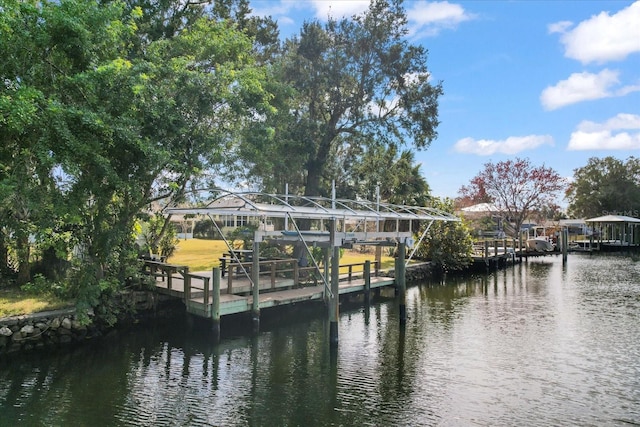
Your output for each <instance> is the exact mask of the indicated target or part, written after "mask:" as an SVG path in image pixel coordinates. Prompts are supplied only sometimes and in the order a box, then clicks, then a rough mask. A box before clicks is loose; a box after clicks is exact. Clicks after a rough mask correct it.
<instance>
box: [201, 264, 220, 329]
mask: <svg viewBox="0 0 640 427" xmlns="http://www.w3.org/2000/svg"><path fill="white" fill-rule="evenodd" d="M212 277H213V292H212V295H211V296H212V301H211V330H212V331H213V335H214V338H215V340H216V342H218V341H220V280H221V277H222V274H221V270H220V267H214V268H213V274H212ZM205 304H209V301H208V300H207V301H205Z"/></svg>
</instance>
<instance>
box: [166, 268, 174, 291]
mask: <svg viewBox="0 0 640 427" xmlns="http://www.w3.org/2000/svg"><path fill="white" fill-rule="evenodd" d="M172 287H173V268H171V267H170V268H169V271H167V289H169V290H171V288H172Z"/></svg>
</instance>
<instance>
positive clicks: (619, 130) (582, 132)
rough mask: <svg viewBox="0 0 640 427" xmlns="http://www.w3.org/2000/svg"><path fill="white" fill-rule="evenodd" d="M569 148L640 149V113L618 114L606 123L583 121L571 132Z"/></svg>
mask: <svg viewBox="0 0 640 427" xmlns="http://www.w3.org/2000/svg"><path fill="white" fill-rule="evenodd" d="M567 149H568V150H572V151H578V150H638V149H640V115H636V114H624V113H621V114H618V115H617V116H615V117H613V118H611V119H609V120H607V121H606V122H604V123H595V122H591V121H587V120H585V121H583V122H581V123H580V124H579V125H578V127H577V129H576V130H575V131H574V132H573V133H571V139H570V140H569V146H568V147H567Z"/></svg>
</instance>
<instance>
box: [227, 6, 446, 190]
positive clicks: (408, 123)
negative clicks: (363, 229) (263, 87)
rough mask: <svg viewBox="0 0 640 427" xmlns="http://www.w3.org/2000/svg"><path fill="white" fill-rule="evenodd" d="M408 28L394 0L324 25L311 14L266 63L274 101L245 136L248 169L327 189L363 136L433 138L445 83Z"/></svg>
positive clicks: (419, 141) (384, 143)
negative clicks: (433, 77) (432, 73)
mask: <svg viewBox="0 0 640 427" xmlns="http://www.w3.org/2000/svg"><path fill="white" fill-rule="evenodd" d="M407 34H408V28H407V18H406V14H405V11H404V9H403V8H402V5H401V2H400V1H396V0H394V1H386V0H375V1H372V2H371V4H370V6H369V9H368V10H367V11H366V12H365V13H363V14H361V15H358V16H354V17H351V18H344V19H340V20H334V19H330V20H329V22H327V23H326V25H323V24H321V23H320V22H318V21H312V22H307V23H305V24H304V26H303V28H302V31H301V32H300V35H299V36H296V37H293V38H291V39H289V40H287V41H286V42H285V43H284V46H283V51H282V55H280V56H278V57H277V58H275V59H274V60H273V65H272V66H271V67H270V68H269V70H270V72H271V73H273V76H272V78H271V79H272V80H273V81H272V82H271V86H270V88H269V89H270V90H271V91H272V92H273V93H274V103H275V105H276V106H277V108H276V110H275V111H273V112H267V114H266V116H265V121H264V123H261V126H255V127H253V128H251V133H250V135H251V138H246V139H245V140H244V141H243V142H242V144H241V146H240V150H239V155H240V159H241V160H243V161H244V164H245V165H246V164H247V162H249V164H250V165H251V169H249V171H248V173H247V178H248V179H252V178H253V180H254V181H256V180H258V181H259V182H260V183H261V184H263V187H264V188H267V189H269V190H272V189H273V190H277V191H282V188H283V187H284V183H289V184H290V190H291V192H298V193H302V192H304V194H306V195H314V196H315V195H328V194H329V192H330V183H331V181H332V180H339V179H340V178H341V177H340V176H339V175H337V174H336V172H337V170H338V168H333V169H332V167H331V165H339V164H340V163H343V161H344V160H345V159H348V156H349V153H352V152H353V151H351V150H355V149H356V147H357V146H358V145H361V144H366V145H367V146H380V147H394V146H395V147H399V146H402V145H409V146H414V147H417V148H426V147H428V146H429V145H430V143H431V141H432V140H433V139H435V137H436V131H435V128H436V126H437V125H438V120H437V105H438V102H437V101H438V97H439V96H440V95H441V94H442V87H441V85H440V84H436V85H432V84H431V83H430V82H429V71H428V69H427V66H426V63H427V56H426V51H425V50H424V49H423V48H421V47H419V46H414V45H411V44H410V43H409V42H408V41H407ZM408 76H411V77H408ZM276 82H279V83H276ZM394 156H395V153H394ZM394 156H392V157H394ZM292 164H295V165H298V167H295V168H292V167H290V165H292ZM363 172H366V169H363ZM374 180H375V178H373V177H371V178H369V179H368V181H369V182H374Z"/></svg>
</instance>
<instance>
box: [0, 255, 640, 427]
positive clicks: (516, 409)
mask: <svg viewBox="0 0 640 427" xmlns="http://www.w3.org/2000/svg"><path fill="white" fill-rule="evenodd" d="M341 310H342V313H341V319H340V328H339V335H340V343H339V346H338V349H337V351H336V352H335V353H332V352H331V351H330V350H329V346H328V342H327V337H328V326H327V325H326V322H325V320H324V317H323V316H322V315H321V314H319V313H318V312H314V313H312V314H308V313H306V314H304V315H303V314H302V313H300V312H299V313H297V314H296V313H289V314H287V315H286V316H281V317H280V319H273V320H270V321H268V322H267V321H265V322H263V330H262V331H261V332H260V333H259V334H258V335H256V336H251V335H250V334H244V335H243V334H240V333H237V334H235V335H231V336H225V337H223V339H222V341H221V343H220V344H217V345H214V344H213V343H212V342H211V337H210V336H207V334H206V333H205V332H204V331H203V330H202V325H200V326H198V325H196V326H195V327H194V328H192V329H191V331H190V332H185V330H186V329H185V328H186V326H185V325H184V324H183V322H182V321H181V320H180V319H181V318H180V319H178V320H177V321H175V322H172V323H171V326H166V325H164V326H157V327H146V328H145V329H144V330H137V331H127V332H121V333H119V334H118V336H115V337H111V338H109V339H104V340H100V341H99V342H96V343H92V344H90V345H87V346H84V347H83V348H78V349H76V350H74V351H71V352H65V353H64V354H48V355H40V356H38V357H28V358H24V359H21V360H13V361H11V363H7V362H6V361H5V362H0V425H2V426H14V425H34V426H35V425H46V426H85V425H86V426H95V427H97V426H158V425H171V426H209V425H216V426H298V425H302V426H316V425H318V426H326V425H333V426H367V425H371V426H391V425H393V426H396V425H400V426H430V425H442V426H469V425H477V426H516V425H527V426H547V425H548V426H558V425H571V426H574V425H579V426H587V425H593V426H603V425H612V426H618V425H620V426H626V425H640V262H634V261H633V260H631V259H630V258H622V257H615V256H601V257H600V256H588V255H570V256H569V262H568V264H567V265H566V266H565V267H563V265H562V261H561V259H560V257H547V258H544V259H540V260H537V261H533V262H531V261H530V262H529V263H528V264H522V265H518V266H515V267H514V268H509V269H507V270H502V271H499V272H496V273H495V274H491V275H489V276H486V277H473V278H465V279H451V280H447V281H446V282H444V283H441V284H423V285H419V286H413V287H411V288H410V289H409V290H408V295H407V312H408V315H409V316H410V318H409V320H408V324H407V327H406V330H405V331H401V330H400V328H399V326H398V320H397V317H398V314H397V302H394V301H393V300H392V299H389V300H386V301H383V302H380V303H377V304H375V305H373V306H372V307H371V308H370V310H365V309H364V308H363V307H362V306H359V305H358V306H355V307H351V308H348V307H342V308H341Z"/></svg>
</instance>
